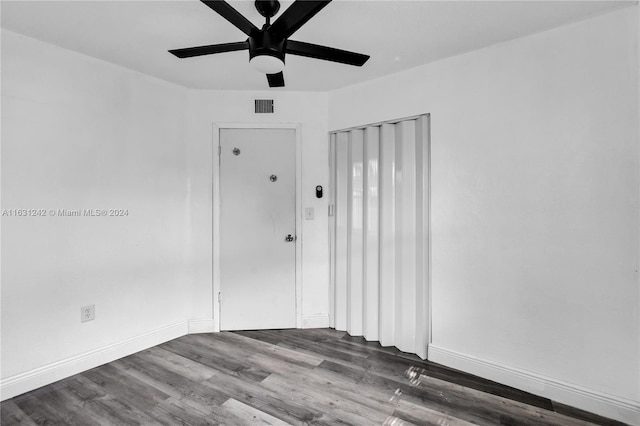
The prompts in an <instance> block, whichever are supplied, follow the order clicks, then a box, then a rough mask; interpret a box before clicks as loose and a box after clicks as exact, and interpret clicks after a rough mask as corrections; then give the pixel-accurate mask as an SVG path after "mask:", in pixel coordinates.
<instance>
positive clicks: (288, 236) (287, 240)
mask: <svg viewBox="0 0 640 426" xmlns="http://www.w3.org/2000/svg"><path fill="white" fill-rule="evenodd" d="M294 239H295V238H294V237H293V235H291V234H288V235H287V236H286V237H285V238H284V240H285V241H286V242H288V243H290V242H291V241H293V240H294Z"/></svg>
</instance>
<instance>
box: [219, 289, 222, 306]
mask: <svg viewBox="0 0 640 426" xmlns="http://www.w3.org/2000/svg"><path fill="white" fill-rule="evenodd" d="M220 302H222V293H220V292H218V303H220Z"/></svg>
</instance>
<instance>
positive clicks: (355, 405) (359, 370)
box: [0, 329, 621, 426]
mask: <svg viewBox="0 0 640 426" xmlns="http://www.w3.org/2000/svg"><path fill="white" fill-rule="evenodd" d="M411 366H414V367H418V368H421V369H422V370H421V371H420V372H421V374H422V376H421V384H420V386H412V385H411V384H410V383H409V380H408V379H407V378H406V377H405V372H406V370H407V369H408V368H409V367H411ZM397 390H398V391H399V392H401V395H400V397H399V398H395V399H394V400H393V401H390V400H391V397H392V396H393V395H394V393H395V392H396V391H397ZM0 414H1V416H0V424H2V425H18V424H19V425H27V426H33V425H56V426H57V425H66V424H69V425H74V426H75V425H82V426H85V425H94V424H96V425H105V426H106V425H109V426H110V425H127V426H128V425H145V426H147V425H171V426H173V425H186V426H195V425H232V426H237V425H244V424H247V425H253V424H273V425H281V426H282V425H286V424H291V425H307V424H313V425H356V426H359V425H367V426H368V425H375V424H378V425H380V424H383V422H385V421H387V422H390V421H391V420H393V419H395V421H396V424H398V425H400V424H402V425H403V426H405V425H411V424H415V425H438V426H444V425H450V426H468V425H469V424H474V425H480V426H484V425H487V426H488V425H505V426H506V425H522V426H527V425H531V426H534V425H535V426H585V425H593V424H597V425H605V426H619V425H621V423H619V422H615V421H613V420H611V419H605V418H603V417H600V416H596V415H593V414H591V413H586V412H584V411H581V410H577V409H574V408H571V407H567V406H563V405H562V404H557V403H554V402H552V401H550V400H548V399H546V398H540V397H537V396H534V395H531V394H528V393H526V392H523V391H519V390H517V389H513V388H509V387H507V386H503V385H501V384H498V383H495V382H491V381H488V380H485V379H481V378H479V377H475V376H472V375H470V374H466V373H464V372H460V371H456V370H453V369H449V368H447V367H444V366H440V365H437V364H433V363H430V362H427V361H423V360H421V359H419V358H418V357H416V356H414V355H411V354H406V353H404V352H401V351H399V350H397V349H396V348H384V347H382V346H380V345H379V344H378V343H375V342H367V341H366V340H365V339H363V338H362V337H353V336H349V335H348V334H346V333H345V332H340V331H335V330H331V329H307V330H253V331H243V332H222V333H209V334H197V335H187V336H183V337H181V338H178V339H174V340H172V341H169V342H166V343H163V344H161V345H158V346H155V347H152V348H149V349H147V350H143V351H141V352H139V353H137V354H134V355H131V356H128V357H124V358H122V359H119V360H117V361H114V362H111V363H109V364H105V365H103V366H100V367H97V368H94V369H91V370H88V371H86V372H84V373H81V374H78V375H75V376H72V377H69V378H66V379H63V380H61V381H59V382H56V383H53V384H51V385H48V386H45V387H42V388H40V389H37V390H34V391H32V392H28V393H26V394H23V395H20V396H17V397H15V398H12V399H10V400H8V401H4V402H2V403H1V404H0ZM387 424H393V423H387Z"/></svg>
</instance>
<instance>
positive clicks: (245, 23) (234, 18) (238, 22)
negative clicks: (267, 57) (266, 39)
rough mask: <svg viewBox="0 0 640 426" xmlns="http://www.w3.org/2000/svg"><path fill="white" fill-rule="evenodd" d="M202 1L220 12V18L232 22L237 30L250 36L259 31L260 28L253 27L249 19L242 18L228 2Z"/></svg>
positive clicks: (219, 0) (222, 0)
mask: <svg viewBox="0 0 640 426" xmlns="http://www.w3.org/2000/svg"><path fill="white" fill-rule="evenodd" d="M201 1H202V3H204V4H206V5H207V6H209V7H210V8H211V9H213V10H214V11H216V12H218V14H219V15H220V16H222V17H223V18H224V19H226V20H227V21H229V22H231V23H232V24H233V25H234V26H235V27H236V28H238V29H239V30H240V31H242V32H243V33H245V34H246V35H248V36H250V35H251V34H252V33H253V32H255V31H258V28H257V27H256V26H255V25H253V24H252V23H251V22H250V21H249V20H248V19H247V18H245V17H244V16H242V15H241V14H240V12H238V11H237V10H235V9H234V8H233V7H231V5H230V4H229V3H227V2H226V1H224V0H214V1H205V0H201Z"/></svg>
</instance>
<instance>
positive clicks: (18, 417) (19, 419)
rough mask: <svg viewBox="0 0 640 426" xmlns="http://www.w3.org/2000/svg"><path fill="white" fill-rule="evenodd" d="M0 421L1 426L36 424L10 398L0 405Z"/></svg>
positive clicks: (29, 425) (32, 425)
mask: <svg viewBox="0 0 640 426" xmlns="http://www.w3.org/2000/svg"><path fill="white" fill-rule="evenodd" d="M0 423H1V424H2V425H3V426H14V425H24V426H35V425H36V423H35V422H34V421H33V420H31V418H30V417H29V416H27V415H26V414H25V412H24V411H22V410H21V409H20V407H18V406H17V405H16V403H15V402H13V401H11V400H9V401H5V402H3V403H2V405H1V406H0Z"/></svg>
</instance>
